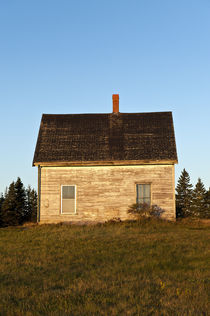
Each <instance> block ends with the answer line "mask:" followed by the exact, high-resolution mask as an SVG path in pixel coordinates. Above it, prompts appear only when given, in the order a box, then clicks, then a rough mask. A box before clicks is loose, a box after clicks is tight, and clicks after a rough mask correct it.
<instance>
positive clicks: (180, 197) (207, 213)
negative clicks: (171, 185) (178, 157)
mask: <svg viewBox="0 0 210 316" xmlns="http://www.w3.org/2000/svg"><path fill="white" fill-rule="evenodd" d="M176 217H177V218H184V217H196V218H210V188H209V189H208V190H206V189H205V186H204V184H203V182H202V181H201V179H200V178H198V181H197V183H196V185H195V187H194V188H193V186H192V184H191V182H190V176H189V173H188V172H187V171H186V170H185V169H183V171H182V173H181V175H180V177H179V179H178V183H177V186H176Z"/></svg>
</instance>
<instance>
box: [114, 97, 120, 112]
mask: <svg viewBox="0 0 210 316" xmlns="http://www.w3.org/2000/svg"><path fill="white" fill-rule="evenodd" d="M112 101H113V113H119V94H113V95H112Z"/></svg>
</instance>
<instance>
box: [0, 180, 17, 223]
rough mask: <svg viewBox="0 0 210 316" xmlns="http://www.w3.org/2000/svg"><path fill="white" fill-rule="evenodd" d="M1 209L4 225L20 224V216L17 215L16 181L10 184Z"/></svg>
mask: <svg viewBox="0 0 210 316" xmlns="http://www.w3.org/2000/svg"><path fill="white" fill-rule="evenodd" d="M1 209H2V221H3V226H8V225H18V224H19V222H18V218H17V216H16V193H15V183H14V181H13V182H12V183H11V184H10V186H9V189H8V191H7V194H6V197H5V200H4V202H3V204H2V207H1Z"/></svg>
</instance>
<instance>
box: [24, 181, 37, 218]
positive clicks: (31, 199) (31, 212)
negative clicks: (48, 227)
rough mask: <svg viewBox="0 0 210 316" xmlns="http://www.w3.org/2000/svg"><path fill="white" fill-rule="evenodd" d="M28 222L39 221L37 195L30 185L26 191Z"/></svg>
mask: <svg viewBox="0 0 210 316" xmlns="http://www.w3.org/2000/svg"><path fill="white" fill-rule="evenodd" d="M26 205H27V207H26V209H27V215H26V220H27V221H31V222H36V221H37V193H36V191H35V190H34V189H31V186H30V185H29V186H28V188H27V189H26Z"/></svg>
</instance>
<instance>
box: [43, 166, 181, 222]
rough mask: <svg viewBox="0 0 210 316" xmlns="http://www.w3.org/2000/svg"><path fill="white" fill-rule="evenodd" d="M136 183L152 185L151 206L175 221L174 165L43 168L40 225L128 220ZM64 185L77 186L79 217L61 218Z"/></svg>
mask: <svg viewBox="0 0 210 316" xmlns="http://www.w3.org/2000/svg"><path fill="white" fill-rule="evenodd" d="M137 183H150V184H151V200H152V201H151V202H152V204H156V205H158V206H159V207H161V208H162V209H164V211H165V212H164V215H163V216H164V217H165V218H167V219H175V184H174V165H147V166H145V165H142V166H100V167H98V166H97V167H42V168H41V205H40V222H41V223H46V222H53V223H56V222H64V221H71V222H77V221H96V222H97V221H98V222H104V221H106V220H109V219H112V218H114V217H118V218H121V219H122V220H125V219H129V218H131V215H129V214H128V213H127V210H128V206H129V205H131V204H133V203H135V202H136V184H137ZM61 185H76V191H77V194H76V214H72V215H69V214H68V215H67V214H61Z"/></svg>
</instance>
